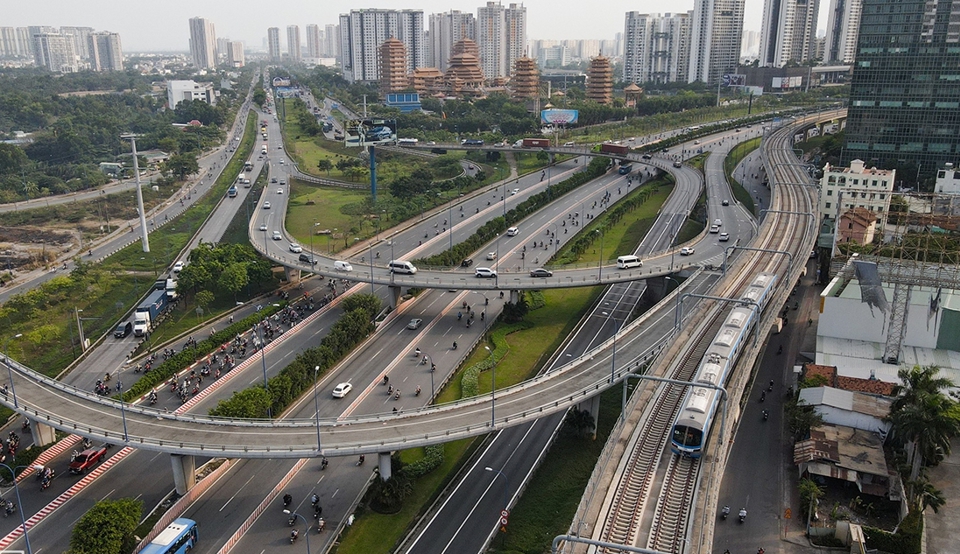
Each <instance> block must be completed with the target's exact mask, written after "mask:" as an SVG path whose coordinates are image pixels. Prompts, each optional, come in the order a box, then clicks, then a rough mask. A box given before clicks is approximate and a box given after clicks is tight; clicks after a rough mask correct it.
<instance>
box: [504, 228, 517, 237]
mask: <svg viewBox="0 0 960 554" xmlns="http://www.w3.org/2000/svg"><path fill="white" fill-rule="evenodd" d="M519 234H520V229H517V228H516V227H511V228H509V229H507V236H508V237H515V236H517V235H519Z"/></svg>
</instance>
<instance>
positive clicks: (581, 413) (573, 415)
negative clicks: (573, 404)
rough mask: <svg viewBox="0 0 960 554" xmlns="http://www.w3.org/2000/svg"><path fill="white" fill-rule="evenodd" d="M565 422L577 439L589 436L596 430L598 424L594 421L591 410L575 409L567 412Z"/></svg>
mask: <svg viewBox="0 0 960 554" xmlns="http://www.w3.org/2000/svg"><path fill="white" fill-rule="evenodd" d="M563 422H564V425H566V426H568V427H569V428H570V429H571V430H572V431H573V433H574V435H575V436H577V437H583V436H585V435H589V434H590V433H591V431H593V430H594V429H595V428H596V424H595V423H594V421H593V414H591V413H590V411H589V410H578V409H577V408H573V409H572V410H570V411H568V412H567V416H566V417H565V418H564V420H563Z"/></svg>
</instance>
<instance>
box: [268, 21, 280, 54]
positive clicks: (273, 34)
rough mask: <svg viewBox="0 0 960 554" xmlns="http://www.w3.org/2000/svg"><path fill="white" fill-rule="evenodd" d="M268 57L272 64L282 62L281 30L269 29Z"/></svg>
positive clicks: (277, 28) (276, 28)
mask: <svg viewBox="0 0 960 554" xmlns="http://www.w3.org/2000/svg"><path fill="white" fill-rule="evenodd" d="M267 56H268V57H269V58H270V61H272V62H279V61H280V28H279V27H270V28H269V29H267Z"/></svg>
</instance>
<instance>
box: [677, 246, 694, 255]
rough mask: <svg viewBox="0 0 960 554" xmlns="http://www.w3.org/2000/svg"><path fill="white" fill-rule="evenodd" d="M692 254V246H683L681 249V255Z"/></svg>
mask: <svg viewBox="0 0 960 554" xmlns="http://www.w3.org/2000/svg"><path fill="white" fill-rule="evenodd" d="M690 254H693V247H692V246H684V247H683V248H681V249H680V255H681V256H689V255H690Z"/></svg>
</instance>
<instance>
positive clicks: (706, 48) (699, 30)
mask: <svg viewBox="0 0 960 554" xmlns="http://www.w3.org/2000/svg"><path fill="white" fill-rule="evenodd" d="M743 5H744V0H695V1H694V3H693V17H692V19H691V22H690V60H689V62H688V66H687V82H689V83H693V82H695V81H701V82H704V83H708V84H717V83H718V82H719V81H720V79H721V78H722V77H723V76H724V75H726V74H732V73H736V70H737V65H738V64H739V62H740V39H741V34H742V31H743Z"/></svg>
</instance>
